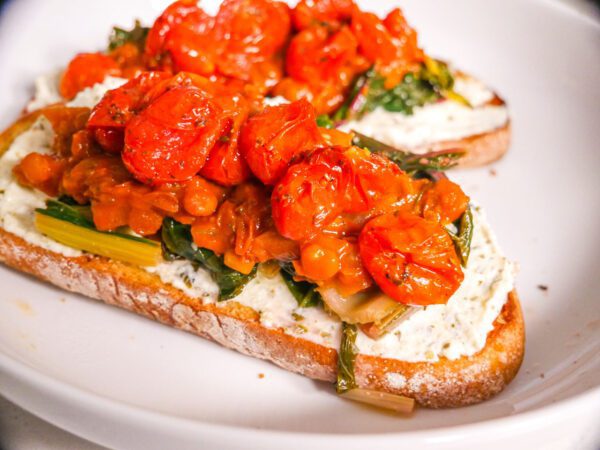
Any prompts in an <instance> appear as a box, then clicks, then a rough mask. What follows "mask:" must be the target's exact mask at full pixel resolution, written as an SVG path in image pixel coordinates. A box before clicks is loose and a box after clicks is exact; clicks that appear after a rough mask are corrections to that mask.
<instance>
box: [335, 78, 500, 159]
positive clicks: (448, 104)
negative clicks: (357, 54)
mask: <svg viewBox="0 0 600 450" xmlns="http://www.w3.org/2000/svg"><path fill="white" fill-rule="evenodd" d="M454 89H455V91H456V92H457V93H459V94H460V95H462V96H463V97H465V98H466V99H467V100H468V101H469V103H470V104H471V106H472V108H469V107H468V106H465V105H462V104H460V103H458V102H455V101H449V100H445V101H441V102H438V103H433V104H430V105H426V106H423V107H420V108H415V110H414V113H413V114H412V115H410V116H408V115H405V114H402V113H395V112H390V111H386V110H385V109H383V108H377V109H376V110H375V111H373V112H371V113H369V114H365V116H364V117H362V118H361V119H360V120H351V121H349V122H347V123H344V124H343V125H342V126H340V127H339V128H340V129H341V130H343V131H350V130H356V131H358V132H359V133H362V134H365V135H367V136H371V137H373V138H375V139H377V140H379V141H382V142H385V143H386V144H389V145H392V146H395V147H400V148H407V149H410V150H411V151H414V152H425V151H427V146H428V145H430V144H432V143H435V142H442V141H449V140H456V139H462V138H464V137H468V136H474V135H477V134H481V133H485V132H488V131H493V130H495V129H497V128H501V127H503V126H504V125H506V123H507V122H508V110H507V108H506V107H505V106H492V105H487V104H486V103H487V102H489V101H490V100H491V99H492V97H493V93H492V92H491V91H490V90H489V89H487V88H486V87H485V86H484V85H483V84H482V83H481V82H480V81H478V80H475V79H473V78H470V77H463V76H457V77H456V79H455V86H454Z"/></svg>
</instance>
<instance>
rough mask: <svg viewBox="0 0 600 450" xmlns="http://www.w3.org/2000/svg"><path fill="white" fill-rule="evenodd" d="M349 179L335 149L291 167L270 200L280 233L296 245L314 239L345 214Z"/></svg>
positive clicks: (326, 150)
mask: <svg viewBox="0 0 600 450" xmlns="http://www.w3.org/2000/svg"><path fill="white" fill-rule="evenodd" d="M348 177H349V174H348V172H347V170H346V169H345V167H344V165H343V159H342V157H341V153H340V152H338V151H336V150H333V149H323V150H318V151H316V152H315V153H314V154H312V155H311V156H310V157H309V158H308V159H307V160H306V161H302V162H299V163H297V164H294V165H292V166H291V167H290V168H289V170H288V171H287V173H286V174H285V176H284V177H283V178H282V179H281V181H280V182H279V183H278V184H277V185H275V188H274V189H273V194H272V196H271V208H272V214H273V220H274V221H275V225H276V227H277V230H278V231H279V232H280V233H281V234H282V235H283V236H285V237H287V238H289V239H293V240H296V241H303V240H306V239H309V238H311V237H313V236H315V235H316V234H317V233H319V232H320V230H322V229H323V228H324V227H325V226H327V225H328V224H329V223H331V222H332V221H333V220H334V219H335V218H336V217H337V216H338V215H340V214H341V213H342V212H343V210H344V206H345V204H344V200H345V192H346V187H347V185H348Z"/></svg>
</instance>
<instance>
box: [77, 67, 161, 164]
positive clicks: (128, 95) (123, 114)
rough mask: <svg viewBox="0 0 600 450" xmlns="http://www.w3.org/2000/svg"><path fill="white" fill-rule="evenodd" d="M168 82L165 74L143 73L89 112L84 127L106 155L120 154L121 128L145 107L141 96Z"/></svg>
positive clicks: (107, 95) (121, 142)
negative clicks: (85, 126) (92, 135)
mask: <svg viewBox="0 0 600 450" xmlns="http://www.w3.org/2000/svg"><path fill="white" fill-rule="evenodd" d="M170 78H171V77H170V75H169V74H168V73H166V72H143V73H142V74H140V75H139V76H137V77H136V78H133V79H131V80H129V81H128V82H127V83H125V84H124V85H123V86H121V87H119V88H117V89H113V90H111V91H108V92H107V93H106V94H105V95H104V97H102V100H100V102H99V103H98V104H97V105H96V106H95V107H94V109H93V110H92V114H91V115H90V118H89V120H88V123H87V126H88V129H89V130H91V131H92V132H93V133H94V136H95V138H96V141H97V142H98V143H99V144H100V145H101V146H102V147H103V148H104V149H105V150H106V151H108V152H111V153H118V152H120V151H121V149H122V148H123V132H124V128H125V125H126V124H127V123H128V122H129V121H130V120H131V118H132V117H133V116H134V114H136V113H137V112H138V110H140V109H141V108H142V107H143V106H145V102H144V96H145V95H146V94H147V93H148V91H150V90H151V89H152V88H153V87H154V86H156V85H157V84H159V83H160V82H162V81H165V80H168V79H170Z"/></svg>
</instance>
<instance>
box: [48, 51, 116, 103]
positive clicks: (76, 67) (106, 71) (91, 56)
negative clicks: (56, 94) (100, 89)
mask: <svg viewBox="0 0 600 450" xmlns="http://www.w3.org/2000/svg"><path fill="white" fill-rule="evenodd" d="M120 74H121V71H120V69H119V66H118V65H117V63H116V62H115V61H114V60H113V59H112V58H111V57H109V56H106V55H103V54H102V53H80V54H78V55H77V56H75V58H73V59H72V60H71V62H70V63H69V65H68V66H67V69H66V70H65V72H64V73H63V75H62V77H61V79H60V86H59V90H60V95H62V96H63V97H64V98H66V99H69V100H70V99H72V98H73V97H75V95H76V94H77V93H78V92H79V91H81V90H82V89H84V88H86V87H90V86H93V85H94V84H96V83H101V82H102V81H103V80H104V78H105V77H106V76H108V75H112V76H119V75H120Z"/></svg>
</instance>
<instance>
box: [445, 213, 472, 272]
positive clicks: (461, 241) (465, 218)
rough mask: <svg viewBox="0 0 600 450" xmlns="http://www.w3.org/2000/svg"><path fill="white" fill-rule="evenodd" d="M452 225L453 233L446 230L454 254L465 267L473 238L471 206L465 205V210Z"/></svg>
mask: <svg viewBox="0 0 600 450" xmlns="http://www.w3.org/2000/svg"><path fill="white" fill-rule="evenodd" d="M454 226H455V227H456V230H457V232H456V233H454V232H453V231H451V230H448V234H449V235H450V237H451V238H452V241H453V242H454V247H455V248H456V254H457V255H458V257H459V258H460V263H461V265H462V266H463V267H466V266H467V262H468V260H469V253H471V240H472V239H473V213H472V211H471V206H467V210H466V211H465V212H464V213H463V215H462V216H461V217H460V219H458V220H457V221H456V222H455V223H454Z"/></svg>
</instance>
